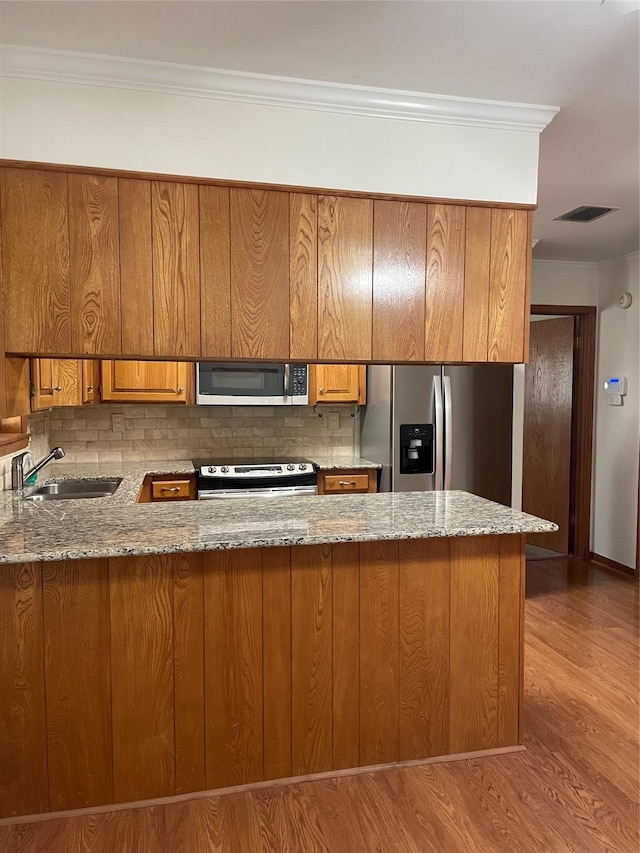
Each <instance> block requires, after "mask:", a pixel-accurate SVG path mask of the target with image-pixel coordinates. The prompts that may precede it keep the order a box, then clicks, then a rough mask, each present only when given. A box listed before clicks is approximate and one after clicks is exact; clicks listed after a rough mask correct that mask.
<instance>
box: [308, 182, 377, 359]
mask: <svg viewBox="0 0 640 853" xmlns="http://www.w3.org/2000/svg"><path fill="white" fill-rule="evenodd" d="M372 259H373V201H372V199H367V198H343V197H341V196H320V197H319V198H318V358H326V359H332V360H344V361H370V360H371V322H372V310H373V309H372V295H373V280H372Z"/></svg>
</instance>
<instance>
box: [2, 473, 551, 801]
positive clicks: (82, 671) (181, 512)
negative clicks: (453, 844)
mask: <svg viewBox="0 0 640 853" xmlns="http://www.w3.org/2000/svg"><path fill="white" fill-rule="evenodd" d="M134 476H138V477H139V482H142V477H143V472H142V471H140V472H138V474H135V475H134V474H131V475H130V478H131V477H134ZM127 483H128V485H127ZM122 486H124V489H123V491H122V492H121V496H120V497H118V491H116V494H115V495H113V496H112V497H108V498H103V499H99V500H91V501H62V502H59V503H54V504H53V505H52V504H51V503H48V504H34V503H28V502H26V501H24V500H22V498H21V497H19V496H16V495H15V494H8V493H4V494H2V495H0V561H1V562H2V563H3V564H4V565H1V566H0V623H1V624H2V626H3V631H2V641H1V646H0V696H2V700H1V702H0V818H8V817H12V816H15V815H26V814H33V813H42V812H56V811H61V810H66V809H77V808H83V807H95V806H101V805H108V804H112V803H123V802H133V801H139V800H152V799H156V798H162V797H171V796H175V795H182V794H188V793H189V792H196V791H202V790H208V789H220V788H226V787H229V786H235V785H243V784H247V783H255V782H260V781H263V780H274V779H281V778H288V777H292V776H300V775H309V774H316V773H326V772H336V771H340V770H344V769H348V768H357V767H364V766H370V765H381V764H388V763H394V762H398V761H400V762H402V761H410V760H429V759H432V758H435V757H440V756H448V755H449V756H456V755H460V754H466V753H481V752H486V751H489V752H494V751H496V750H498V751H505V750H506V751H508V750H512V749H519V748H521V747H520V746H519V745H520V744H521V743H522V720H521V711H520V707H521V704H520V703H521V697H522V618H523V585H524V534H525V533H528V532H545V531H549V530H552V529H554V525H553V524H551V523H549V522H545V521H542V520H540V519H536V518H533V517H532V516H528V515H526V514H524V513H520V512H517V511H515V510H512V509H509V508H508V507H504V506H500V505H498V504H494V503H491V502H489V501H486V500H483V499H481V498H478V497H475V496H473V495H470V494H467V493H464V492H436V493H426V494H425V493H405V494H368V495H340V496H335V495H330V496H326V497H323V496H312V497H304V498H299V499H296V500H288V499H281V500H278V501H255V500H252V499H239V500H237V501H234V502H233V503H232V505H230V504H229V503H224V506H221V505H220V504H219V503H215V502H214V505H212V504H211V503H207V502H200V501H192V502H184V503H179V504H171V505H162V504H137V503H135V494H136V491H135V489H134V488H132V481H131V479H129V481H127V479H126V477H125V478H124V479H123V482H122V483H121V487H122Z"/></svg>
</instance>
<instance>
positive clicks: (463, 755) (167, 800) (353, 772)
mask: <svg viewBox="0 0 640 853" xmlns="http://www.w3.org/2000/svg"><path fill="white" fill-rule="evenodd" d="M512 752H526V747H525V746H523V745H516V746H502V747H497V748H495V749H481V750H477V751H475V752H459V753H456V754H455V755H437V756H434V757H433V758H417V759H413V760H411V761H395V762H392V763H390V764H374V765H371V766H368V767H350V768H348V769H347V770H327V771H325V772H324V773H310V774H308V775H306V776H288V777H287V778H285V779H270V780H268V781H266V782H251V783H248V784H245V785H233V786H232V787H229V788H216V789H213V790H208V791H194V792H192V793H189V794H174V795H173V796H169V797H156V798H154V799H152V800H135V801H133V802H129V803H109V804H107V805H103V806H88V807H87V808H83V809H67V810H66V811H59V812H44V813H42V814H31V815H16V816H15V817H5V818H2V819H0V826H15V825H16V824H26V823H40V822H42V821H46V820H63V819H65V818H72V817H86V816H88V815H96V814H106V813H108V812H122V811H128V810H129V809H143V808H150V807H152V806H162V805H171V804H172V803H184V802H188V801H189V800H203V799H206V798H207V797H222V796H226V795H227V794H239V793H243V792H245V791H257V790H260V789H262V788H273V787H277V786H282V785H292V784H296V783H299V782H318V781H321V780H323V779H337V778H340V777H343V776H357V775H359V774H360V773H378V772H380V771H381V770H398V769H402V768H403V767H422V766H424V765H428V764H444V763H447V762H449V761H466V760H470V759H474V758H489V757H491V756H495V755H509V754H510V753H512Z"/></svg>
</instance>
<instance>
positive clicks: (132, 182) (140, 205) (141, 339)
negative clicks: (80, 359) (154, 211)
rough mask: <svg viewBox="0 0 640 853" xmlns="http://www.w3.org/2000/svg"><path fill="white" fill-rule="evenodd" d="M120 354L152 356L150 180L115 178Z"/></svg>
mask: <svg viewBox="0 0 640 853" xmlns="http://www.w3.org/2000/svg"><path fill="white" fill-rule="evenodd" d="M118 222H119V226H120V228H119V230H120V301H121V308H122V352H123V353H126V354H127V355H154V345H153V251H152V248H151V247H152V237H151V181H143V180H137V179H131V178H119V179H118Z"/></svg>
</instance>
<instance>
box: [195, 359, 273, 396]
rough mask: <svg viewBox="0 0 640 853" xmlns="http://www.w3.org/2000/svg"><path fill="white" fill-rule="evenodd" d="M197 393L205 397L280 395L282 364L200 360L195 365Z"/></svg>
mask: <svg viewBox="0 0 640 853" xmlns="http://www.w3.org/2000/svg"><path fill="white" fill-rule="evenodd" d="M198 380H199V393H200V394H202V395H206V396H209V397H225V398H234V397H245V398H246V397H251V398H255V399H256V402H258V401H259V400H260V399H268V398H277V397H283V396H284V365H283V364H263V365H259V366H256V365H255V364H247V365H244V364H217V363H212V362H204V363H203V362H201V363H200V365H199V367H198Z"/></svg>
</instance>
